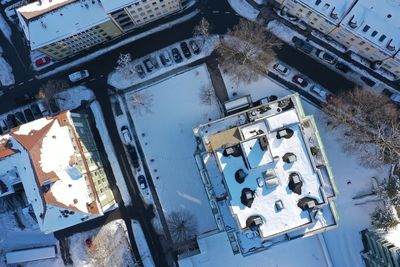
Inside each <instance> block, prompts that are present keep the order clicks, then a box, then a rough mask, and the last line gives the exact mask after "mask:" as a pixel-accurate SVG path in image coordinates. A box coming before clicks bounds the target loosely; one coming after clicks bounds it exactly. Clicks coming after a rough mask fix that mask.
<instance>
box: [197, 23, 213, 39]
mask: <svg viewBox="0 0 400 267" xmlns="http://www.w3.org/2000/svg"><path fill="white" fill-rule="evenodd" d="M211 30H212V28H211V25H210V23H209V22H208V20H206V19H205V18H201V20H200V22H199V24H197V26H196V27H194V30H193V36H195V37H199V36H202V37H208V36H209V35H210V32H211Z"/></svg>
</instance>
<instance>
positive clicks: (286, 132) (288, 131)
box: [276, 128, 294, 139]
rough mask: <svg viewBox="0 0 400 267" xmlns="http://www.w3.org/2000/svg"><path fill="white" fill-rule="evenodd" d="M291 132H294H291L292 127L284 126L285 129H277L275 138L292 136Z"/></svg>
mask: <svg viewBox="0 0 400 267" xmlns="http://www.w3.org/2000/svg"><path fill="white" fill-rule="evenodd" d="M293 134H294V132H293V130H292V129H289V128H285V129H282V130H279V131H278V132H277V133H276V138H278V139H281V138H285V139H289V138H290V137H292V136H293Z"/></svg>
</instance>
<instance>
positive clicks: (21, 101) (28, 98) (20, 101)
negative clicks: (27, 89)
mask: <svg viewBox="0 0 400 267" xmlns="http://www.w3.org/2000/svg"><path fill="white" fill-rule="evenodd" d="M14 101H15V104H17V105H19V106H24V105H27V104H30V103H32V102H33V101H35V96H34V94H33V93H26V94H24V95H22V96H17V97H16V98H14Z"/></svg>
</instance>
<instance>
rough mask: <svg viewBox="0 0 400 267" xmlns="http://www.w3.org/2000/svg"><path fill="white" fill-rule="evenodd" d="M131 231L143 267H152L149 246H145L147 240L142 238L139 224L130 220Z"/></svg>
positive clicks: (142, 234) (152, 262)
mask: <svg viewBox="0 0 400 267" xmlns="http://www.w3.org/2000/svg"><path fill="white" fill-rule="evenodd" d="M132 230H133V235H134V236H135V241H136V245H137V247H138V249H139V254H140V258H141V259H142V262H143V266H144V267H154V266H155V264H154V261H153V257H152V256H151V252H150V249H149V246H148V245H147V240H146V238H145V236H144V233H143V229H142V227H141V226H140V224H139V222H137V221H135V220H132Z"/></svg>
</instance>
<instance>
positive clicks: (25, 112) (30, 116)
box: [24, 108, 35, 122]
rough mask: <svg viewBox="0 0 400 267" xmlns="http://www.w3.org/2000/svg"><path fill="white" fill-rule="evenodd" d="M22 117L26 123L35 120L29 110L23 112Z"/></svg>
mask: <svg viewBox="0 0 400 267" xmlns="http://www.w3.org/2000/svg"><path fill="white" fill-rule="evenodd" d="M24 115H25V118H26V120H27V121H28V122H30V121H33V120H35V117H34V116H33V113H32V110H30V109H29V108H27V109H25V110H24Z"/></svg>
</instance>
